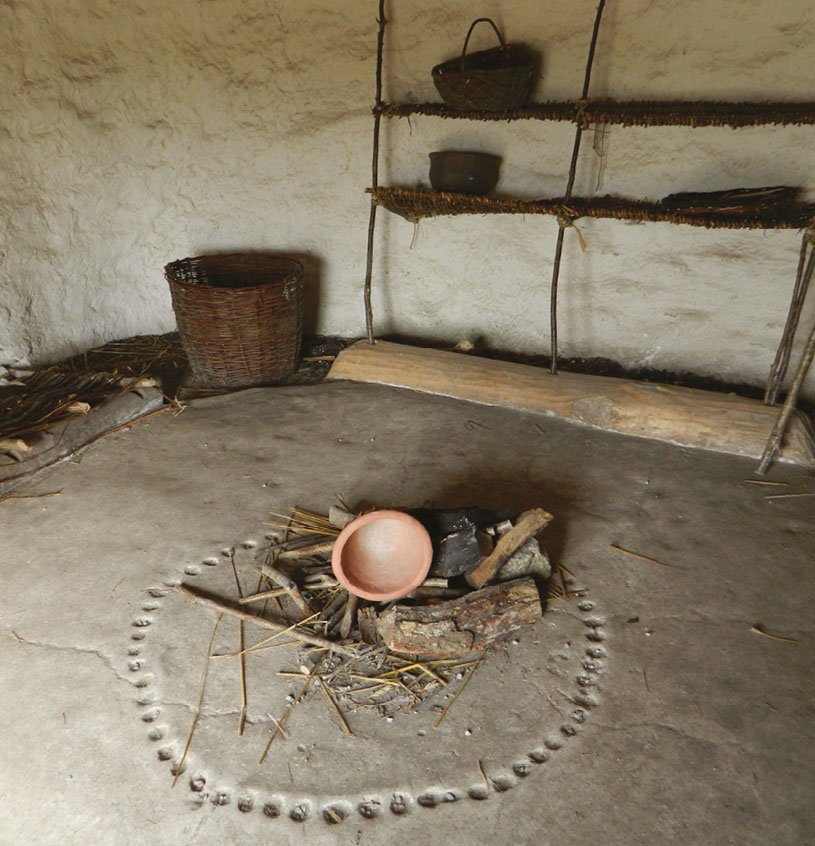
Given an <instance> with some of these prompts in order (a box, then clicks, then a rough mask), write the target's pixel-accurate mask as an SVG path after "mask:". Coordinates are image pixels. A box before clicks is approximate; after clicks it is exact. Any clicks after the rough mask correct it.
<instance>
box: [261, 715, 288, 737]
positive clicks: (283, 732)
mask: <svg viewBox="0 0 815 846" xmlns="http://www.w3.org/2000/svg"><path fill="white" fill-rule="evenodd" d="M266 716H267V717H268V718H269V719H270V720H271V721H272V722H273V723H274V724H275V725H276V726H277V730H278V731H279V732H280V733H281V734H282V735H283V739H284V740H288V739H289V734H288V732H287V731H286V729H284V728H283V726H281V725H280V723H279V722H278V721H277V720H276V719H275V718H274V716H273V715H272V714H268V713H267V714H266Z"/></svg>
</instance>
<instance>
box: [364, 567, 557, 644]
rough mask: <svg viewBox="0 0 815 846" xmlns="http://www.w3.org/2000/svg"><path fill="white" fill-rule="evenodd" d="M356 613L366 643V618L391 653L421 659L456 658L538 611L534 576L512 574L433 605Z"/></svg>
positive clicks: (533, 619)
mask: <svg viewBox="0 0 815 846" xmlns="http://www.w3.org/2000/svg"><path fill="white" fill-rule="evenodd" d="M364 610H365V612H366V615H363V613H362V612H360V614H359V619H360V630H361V632H362V636H363V638H364V639H366V640H367V642H369V643H370V642H375V641H373V640H372V639H371V634H372V632H371V625H370V623H371V622H374V620H375V625H374V626H373V628H374V629H375V633H376V635H377V636H378V637H379V638H380V639H381V640H382V642H384V644H385V646H387V648H388V649H389V650H391V651H392V652H397V653H400V654H404V655H419V656H421V657H422V658H428V659H429V658H457V657H460V656H462V655H467V654H469V653H471V652H478V651H481V650H483V649H486V647H487V646H489V645H490V644H491V643H493V642H494V641H495V640H498V639H500V638H502V637H505V636H506V635H508V634H510V633H511V632H513V631H515V630H516V629H519V628H520V627H521V626H525V625H528V624H529V623H534V622H536V621H537V620H539V619H540V617H541V614H542V610H541V603H540V596H539V594H538V588H537V586H536V585H535V581H534V579H531V578H524V579H516V580H515V581H512V582H504V583H503V584H500V585H493V586H491V587H487V588H483V589H482V590H477V591H473V592H471V593H468V594H466V595H465V596H463V597H461V598H460V599H452V600H450V601H449V602H442V603H439V604H438V605H416V606H409V605H394V606H392V607H391V608H388V609H387V610H386V611H383V612H382V613H381V614H379V615H378V616H375V617H374V620H370V619H366V620H365V624H364V625H363V617H365V616H368V617H370V611H371V609H367V608H366V609H364Z"/></svg>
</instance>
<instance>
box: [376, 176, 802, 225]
mask: <svg viewBox="0 0 815 846" xmlns="http://www.w3.org/2000/svg"><path fill="white" fill-rule="evenodd" d="M368 191H369V193H371V195H372V197H373V200H374V202H375V203H376V204H377V205H378V206H382V207H383V208H385V209H387V210H388V211H390V212H393V213H394V214H398V215H401V216H402V217H404V218H407V219H408V220H410V221H417V220H421V219H422V218H424V217H439V216H442V215H458V214H548V215H555V216H560V215H563V216H564V217H566V218H567V219H568V220H578V219H579V218H581V217H598V218H611V219H616V220H631V221H651V222H665V223H680V224H686V225H688V226H703V227H706V228H708V229H802V228H804V227H806V226H807V225H808V224H809V222H810V221H811V220H812V219H814V218H815V204H805V203H793V204H790V205H789V206H786V207H784V208H783V209H782V210H780V211H778V212H775V213H773V214H772V215H769V214H761V215H756V214H751V215H748V214H714V213H705V214H687V213H677V212H674V211H670V210H668V209H665V208H663V207H662V206H661V205H660V204H659V203H651V202H646V201H645V200H629V199H625V198H623V197H572V198H571V199H570V200H569V202H568V204H567V205H566V206H564V204H563V199H562V198H558V197H554V198H547V199H541V200H523V199H519V198H517V197H506V196H478V195H472V194H453V193H449V192H445V191H431V190H418V189H414V188H388V187H381V186H380V187H379V188H376V189H371V188H369V189H368Z"/></svg>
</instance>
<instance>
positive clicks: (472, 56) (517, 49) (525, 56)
mask: <svg viewBox="0 0 815 846" xmlns="http://www.w3.org/2000/svg"><path fill="white" fill-rule="evenodd" d="M499 54H503V55H504V56H505V57H506V59H508V61H506V62H505V63H503V64H501V65H498V66H496V67H493V68H474V67H470V66H468V60H470V61H472V60H476V62H477V60H478V59H483V58H484V57H486V56H497V55H499ZM534 68H535V58H534V56H533V55H532V54H531V52H530V50H529V48H528V47H527V46H526V44H522V43H515V44H507V45H506V46H504V47H490V48H489V49H488V50H478V51H477V52H475V53H468V54H467V55H466V56H465V57H463V58H462V57H461V56H457V57H454V58H452V59H447V60H446V61H444V62H440V63H439V64H437V65H436V66H435V67H434V68H433V70H432V71H431V76H443V75H447V74H450V73H458V74H467V73H496V72H499V71H507V70H519V69H529V70H534Z"/></svg>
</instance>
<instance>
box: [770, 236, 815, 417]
mask: <svg viewBox="0 0 815 846" xmlns="http://www.w3.org/2000/svg"><path fill="white" fill-rule="evenodd" d="M808 247H815V222H813V223H811V224H810V225H809V227H808V228H807V230H806V231H805V232H804V235H803V238H802V239H801V254H800V256H799V259H798V270H797V272H796V274H795V285H794V286H793V289H792V299H791V300H790V307H789V312H788V314H787V322H786V324H785V325H784V332H783V333H782V335H781V341H780V343H779V344H778V350H777V352H776V354H775V359H774V361H773V365H772V367H771V368H770V376H769V379H768V380H767V390H766V391H765V393H764V404H765V405H775V401H776V399H777V398H778V391H779V390H780V388H781V383H782V382H783V381H784V376H786V374H787V365H788V364H789V361H790V353H791V352H792V345H793V342H794V340H795V333H796V331H797V330H798V321H799V320H800V319H801V311H802V309H803V307H804V301H805V300H806V296H807V291H808V290H809V285H810V282H811V281H812V271H813V267H815V249H813V250H811V251H810V254H809V261H806V256H807V248H808ZM805 266H806V270H804V267H805Z"/></svg>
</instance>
